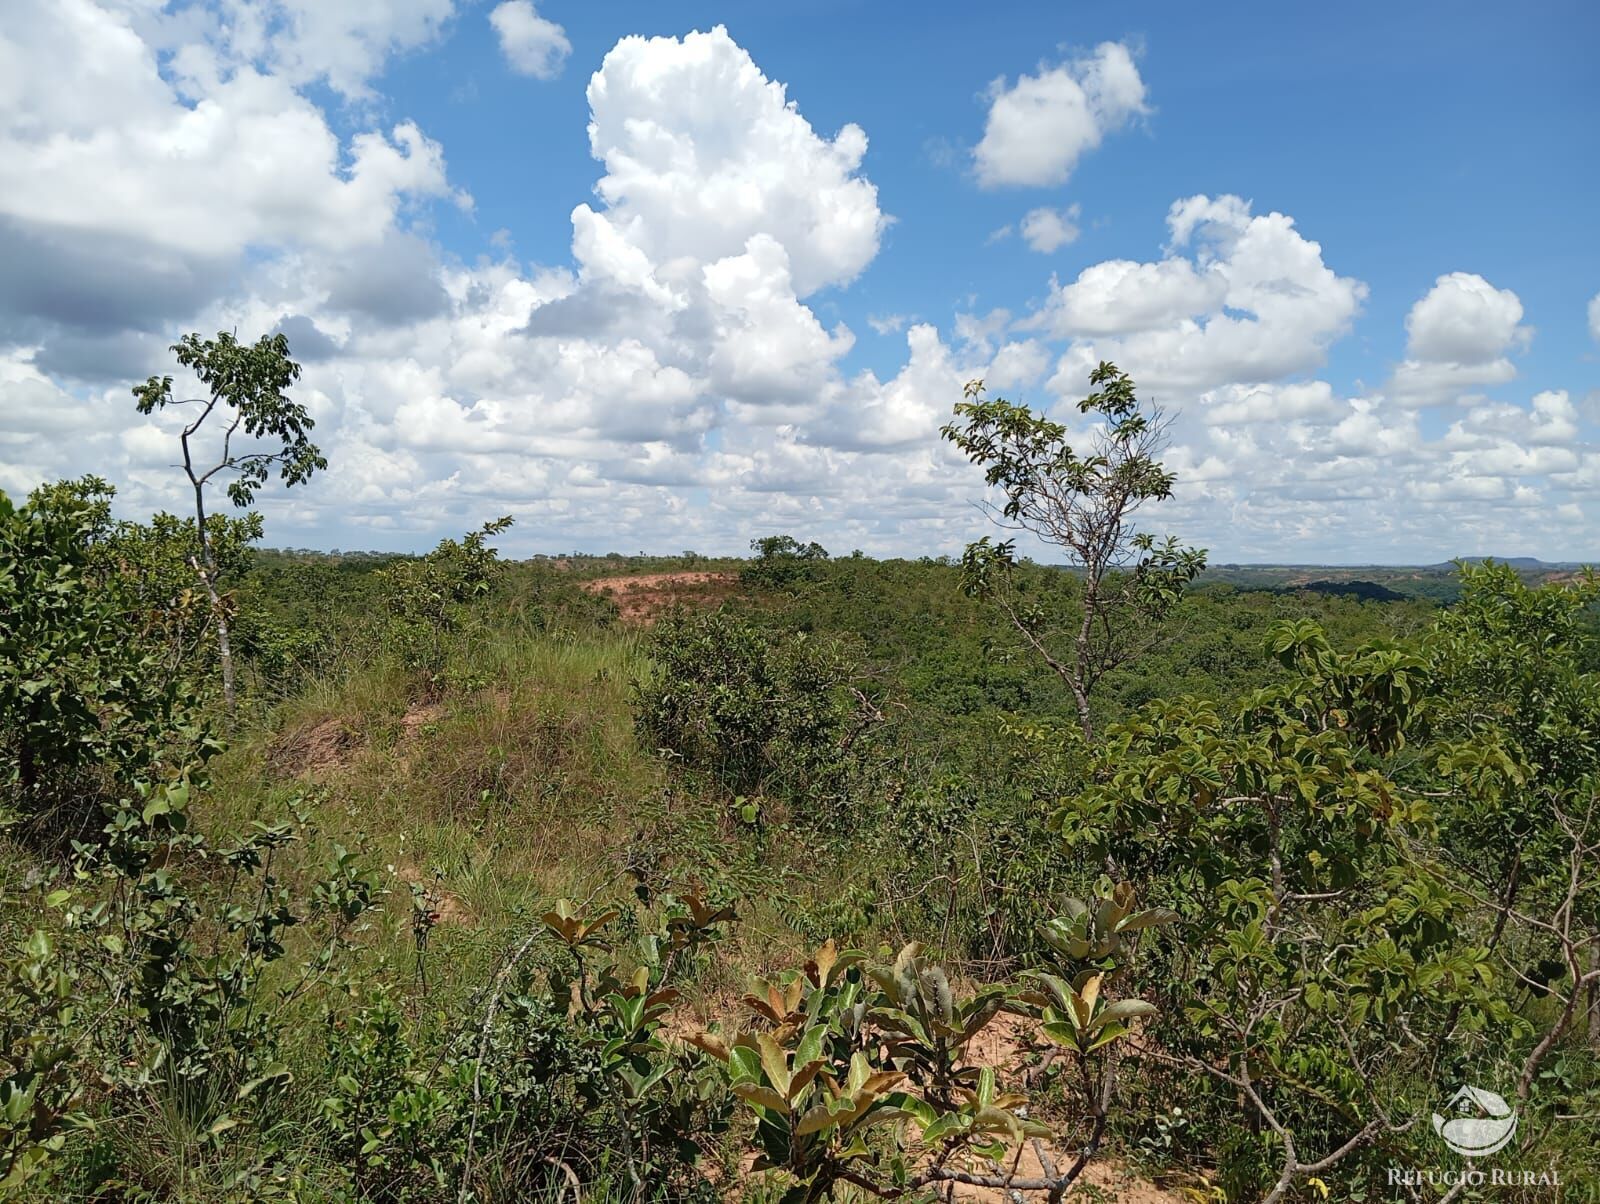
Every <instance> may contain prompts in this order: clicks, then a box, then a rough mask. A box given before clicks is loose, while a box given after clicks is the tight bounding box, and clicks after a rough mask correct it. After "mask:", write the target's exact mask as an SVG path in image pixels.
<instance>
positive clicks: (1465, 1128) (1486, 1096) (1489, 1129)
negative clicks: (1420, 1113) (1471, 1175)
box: [1433, 1087, 1517, 1158]
mask: <svg viewBox="0 0 1600 1204" xmlns="http://www.w3.org/2000/svg"><path fill="white" fill-rule="evenodd" d="M1448 1108H1449V1110H1451V1111H1453V1112H1456V1113H1458V1115H1457V1116H1455V1118H1454V1119H1451V1120H1446V1119H1445V1118H1444V1117H1443V1116H1440V1115H1439V1114H1438V1113H1437V1112H1435V1113H1434V1114H1433V1131H1434V1132H1435V1133H1437V1134H1438V1135H1439V1138H1440V1140H1442V1141H1443V1142H1444V1143H1445V1145H1447V1146H1449V1147H1450V1148H1451V1149H1452V1150H1454V1151H1455V1152H1456V1153H1458V1154H1462V1155H1465V1156H1466V1157H1468V1158H1481V1157H1483V1156H1484V1155H1485V1154H1493V1153H1494V1152H1495V1151H1496V1150H1498V1149H1501V1148H1502V1147H1503V1146H1504V1145H1505V1144H1506V1143H1507V1142H1508V1141H1510V1140H1511V1139H1512V1138H1513V1137H1515V1136H1516V1135H1517V1112H1516V1109H1515V1108H1513V1107H1512V1106H1511V1105H1510V1104H1508V1103H1506V1101H1505V1099H1504V1098H1503V1097H1501V1096H1498V1095H1496V1094H1495V1093H1494V1092H1493V1091H1485V1090H1483V1088H1481V1087H1462V1088H1461V1089H1460V1090H1459V1091H1457V1092H1456V1093H1455V1095H1453V1096H1452V1097H1451V1098H1450V1103H1449V1105H1448Z"/></svg>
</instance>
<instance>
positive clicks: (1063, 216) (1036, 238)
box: [1017, 205, 1079, 255]
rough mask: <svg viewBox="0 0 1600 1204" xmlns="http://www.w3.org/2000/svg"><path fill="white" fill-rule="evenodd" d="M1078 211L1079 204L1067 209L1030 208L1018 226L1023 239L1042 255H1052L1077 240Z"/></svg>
mask: <svg viewBox="0 0 1600 1204" xmlns="http://www.w3.org/2000/svg"><path fill="white" fill-rule="evenodd" d="M1078 213H1079V207H1078V206H1077V205H1069V206H1067V207H1066V208H1065V209H1050V208H1039V209H1030V210H1029V211H1028V212H1027V213H1026V214H1025V215H1024V216H1023V219H1022V221H1021V222H1020V223H1019V224H1018V227H1017V228H1018V230H1019V231H1020V232H1021V234H1022V241H1023V242H1025V243H1027V244H1028V246H1029V247H1030V248H1031V249H1032V250H1035V251H1037V252H1039V254H1041V255H1050V254H1053V253H1055V252H1056V251H1059V250H1060V249H1061V248H1062V247H1064V246H1066V245H1067V244H1068V243H1069V242H1076V241H1077V238H1078V233H1079V231H1078Z"/></svg>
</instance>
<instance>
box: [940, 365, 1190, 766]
mask: <svg viewBox="0 0 1600 1204" xmlns="http://www.w3.org/2000/svg"><path fill="white" fill-rule="evenodd" d="M1089 383H1090V384H1092V385H1094V386H1095V387H1096V389H1097V391H1096V392H1094V393H1091V394H1090V395H1089V396H1088V397H1085V398H1084V399H1083V400H1082V401H1080V402H1079V403H1078V409H1079V411H1080V412H1082V413H1084V414H1091V415H1094V416H1096V417H1097V418H1100V419H1102V420H1103V422H1102V425H1100V426H1099V427H1097V428H1096V430H1095V431H1094V433H1093V434H1092V436H1091V440H1090V445H1089V447H1088V449H1087V450H1086V451H1084V452H1079V451H1077V450H1075V449H1074V448H1073V447H1072V446H1071V445H1070V444H1069V443H1068V442H1067V435H1068V431H1067V428H1066V427H1065V426H1063V425H1062V424H1061V423H1059V422H1051V421H1050V420H1049V419H1047V418H1044V417H1043V416H1041V415H1038V414H1035V413H1034V412H1033V411H1032V410H1030V409H1029V408H1028V407H1027V406H1020V405H1015V404H1013V403H1011V402H1009V401H1005V400H1004V399H1002V398H998V397H997V398H994V399H993V400H990V399H988V398H985V397H984V395H983V382H982V381H973V382H972V383H971V384H969V385H968V386H967V389H966V400H965V401H963V402H961V403H960V404H959V405H957V406H956V408H955V418H956V420H955V421H953V422H951V423H949V424H948V425H946V426H945V427H944V428H943V432H942V433H943V435H944V437H945V438H946V439H948V440H950V441H951V442H952V443H954V444H955V445H956V446H957V447H959V448H960V449H961V450H962V451H963V452H965V453H966V455H967V458H968V459H969V460H971V461H972V462H973V463H974V464H981V465H983V467H984V480H985V482H986V483H987V484H988V485H990V486H993V487H998V488H999V489H1000V490H1001V492H1003V493H1004V494H1005V504H1004V505H1002V506H990V505H988V504H985V509H986V510H987V511H988V513H989V515H990V517H991V518H993V519H994V521H995V522H996V523H997V524H998V525H1000V526H1002V527H1005V528H1008V529H1010V530H1013V531H1026V532H1029V533H1031V534H1032V535H1034V536H1036V537H1038V538H1039V539H1041V540H1043V541H1044V542H1045V543H1047V544H1052V545H1054V546H1056V547H1058V548H1061V549H1063V550H1064V551H1066V552H1067V553H1069V554H1070V556H1071V558H1072V564H1073V565H1074V566H1075V567H1076V568H1077V569H1078V570H1079V575H1080V577H1081V580H1082V583H1083V598H1082V606H1081V611H1080V613H1079V614H1078V615H1077V616H1076V621H1075V622H1072V623H1069V624H1067V625H1066V627H1065V629H1062V628H1059V627H1058V626H1057V625H1056V624H1055V623H1053V622H1052V621H1051V619H1050V618H1049V616H1048V615H1047V614H1046V613H1045V611H1044V609H1043V608H1041V607H1038V606H1035V605H1030V604H1028V603H1027V602H1026V600H1025V599H1024V598H1023V597H1022V596H1021V595H1020V594H1019V593H1018V591H1017V590H1016V589H1015V580H1014V575H1013V572H1012V570H1013V569H1014V567H1015V541H1014V540H1010V539H1008V540H1005V541H1003V542H1000V543H991V542H990V541H989V538H988V536H985V537H984V538H983V539H980V540H979V541H978V542H977V543H974V544H970V545H968V547H967V550H966V554H965V555H964V556H963V558H962V568H963V570H964V572H963V576H964V578H965V582H966V588H967V590H968V592H969V593H972V594H975V595H977V596H980V597H987V598H991V599H993V600H994V601H995V602H997V603H998V604H999V606H1000V608H1001V609H1002V610H1003V611H1004V612H1005V614H1006V617H1007V618H1008V619H1009V620H1010V621H1011V624H1012V625H1013V626H1014V627H1015V628H1016V629H1017V631H1018V632H1020V633H1021V635H1022V636H1023V638H1024V639H1026V640H1027V642H1028V643H1029V645H1031V646H1032V648H1033V649H1034V651H1035V652H1037V653H1038V654H1039V655H1040V656H1041V657H1042V658H1043V659H1044V661H1045V663H1046V664H1047V665H1049V666H1050V668H1051V670H1053V671H1054V672H1055V673H1056V675H1057V676H1059V677H1060V678H1061V679H1062V681H1063V682H1065V683H1066V686H1067V688H1068V689H1069V690H1071V691H1072V698H1073V702H1074V704H1075V705H1076V708H1077V712H1078V722H1079V726H1080V727H1081V728H1082V729H1083V735H1084V738H1085V739H1087V740H1093V739H1094V721H1093V719H1092V717H1091V713H1090V708H1089V698H1090V695H1091V694H1092V693H1093V691H1094V687H1095V685H1096V684H1097V683H1098V682H1099V681H1100V680H1101V678H1103V677H1104V676H1105V675H1106V674H1107V673H1109V672H1110V671H1111V670H1113V669H1115V668H1116V667H1117V666H1119V665H1122V664H1125V663H1127V662H1128V661H1130V660H1132V659H1134V658H1135V657H1137V656H1138V655H1139V653H1140V652H1141V651H1142V650H1143V648H1144V647H1145V646H1146V645H1147V643H1148V637H1149V629H1150V627H1151V626H1152V625H1153V624H1154V623H1155V622H1157V621H1159V620H1161V619H1162V618H1164V617H1166V615H1167V614H1168V613H1170V612H1171V610H1172V608H1173V607H1174V606H1176V605H1177V603H1178V602H1179V600H1180V599H1181V598H1182V597H1183V591H1184V589H1185V587H1186V586H1187V585H1188V584H1189V582H1191V581H1193V580H1194V578H1195V576H1196V575H1197V574H1198V573H1199V572H1200V570H1201V569H1203V568H1205V563H1206V554H1205V551H1204V550H1203V549H1198V548H1187V547H1182V546H1180V545H1179V543H1178V541H1177V540H1176V539H1175V538H1171V537H1168V538H1167V539H1166V540H1164V541H1162V542H1161V543H1159V544H1158V543H1157V542H1156V540H1155V537H1154V536H1152V535H1149V534H1146V533H1144V532H1140V531H1137V530H1136V528H1135V524H1134V517H1135V515H1136V514H1137V512H1138V511H1139V509H1140V508H1141V507H1142V506H1144V504H1145V503H1146V502H1152V501H1162V500H1165V499H1166V498H1168V497H1171V496H1172V486H1173V482H1174V480H1175V479H1176V478H1175V477H1174V475H1173V474H1172V473H1171V472H1169V471H1168V470H1167V469H1166V468H1164V467H1162V465H1161V462H1160V461H1159V460H1158V459H1157V458H1156V457H1157V456H1158V455H1159V454H1160V452H1161V450H1162V449H1163V447H1164V446H1165V444H1166V431H1167V426H1168V420H1167V418H1166V416H1165V415H1164V414H1163V412H1162V411H1161V409H1160V408H1159V407H1156V406H1151V405H1148V404H1145V403H1141V402H1140V400H1139V398H1138V396H1137V395H1136V394H1135V392H1134V387H1133V381H1132V380H1131V379H1130V378H1129V377H1128V375H1127V373H1125V372H1122V371H1120V370H1119V369H1118V368H1117V366H1116V365H1115V364H1108V363H1103V364H1101V365H1100V366H1099V367H1098V368H1096V369H1095V370H1094V371H1093V372H1092V373H1090V375H1089ZM1063 644H1065V645H1066V646H1063Z"/></svg>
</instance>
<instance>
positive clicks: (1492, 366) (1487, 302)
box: [1389, 272, 1533, 406]
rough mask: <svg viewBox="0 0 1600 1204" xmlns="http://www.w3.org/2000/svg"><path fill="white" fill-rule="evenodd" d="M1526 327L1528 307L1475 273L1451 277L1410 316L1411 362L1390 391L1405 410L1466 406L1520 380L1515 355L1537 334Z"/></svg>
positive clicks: (1399, 370) (1403, 365) (1437, 283)
mask: <svg viewBox="0 0 1600 1204" xmlns="http://www.w3.org/2000/svg"><path fill="white" fill-rule="evenodd" d="M1521 322H1522V301H1521V300H1520V299H1519V298H1518V297H1517V295H1516V293H1514V292H1512V291H1511V290H1510V289H1502V288H1495V287H1494V285H1492V284H1490V283H1489V282H1488V281H1487V280H1485V279H1484V278H1483V277H1482V276H1478V275H1474V274H1473V273H1471V272H1451V273H1449V274H1448V275H1445V276H1440V277H1439V278H1438V279H1437V280H1436V281H1434V284H1433V287H1432V288H1431V289H1429V290H1428V292H1427V293H1426V294H1425V295H1424V296H1423V297H1422V298H1421V299H1420V300H1418V301H1417V303H1416V304H1415V305H1413V306H1412V307H1411V312H1410V313H1408V314H1407V315H1406V358H1405V359H1404V360H1403V361H1402V362H1401V363H1400V364H1399V365H1397V366H1396V368H1395V371H1394V377H1393V379H1392V381H1391V382H1390V386H1389V391H1390V393H1391V394H1392V395H1393V396H1394V398H1395V400H1397V401H1399V402H1400V403H1401V404H1402V405H1408V406H1430V405H1439V404H1442V403H1445V402H1453V401H1457V400H1460V399H1461V398H1462V397H1465V396H1471V395H1473V394H1474V393H1475V392H1476V391H1477V390H1480V389H1483V388H1489V387H1493V386H1495V385H1503V384H1506V383H1508V382H1509V381H1511V380H1513V379H1515V377H1516V375H1517V369H1516V366H1515V365H1514V364H1512V362H1511V359H1510V358H1509V353H1510V352H1512V351H1514V350H1519V349H1521V348H1523V347H1526V346H1527V344H1528V342H1529V340H1530V339H1531V338H1532V337H1533V331H1532V330H1531V329H1529V328H1528V327H1526V326H1523V325H1521Z"/></svg>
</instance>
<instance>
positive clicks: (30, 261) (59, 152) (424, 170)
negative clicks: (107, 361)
mask: <svg viewBox="0 0 1600 1204" xmlns="http://www.w3.org/2000/svg"><path fill="white" fill-rule="evenodd" d="M398 11H400V10H397V12H398ZM232 12H233V10H231V9H224V10H223V13H224V15H229V14H232ZM139 15H140V14H137V13H136V14H134V16H135V17H137V16H139ZM234 15H237V14H234ZM146 16H147V14H146ZM237 19H238V20H240V21H244V20H245V19H246V18H245V17H244V16H242V15H238V16H237ZM306 20H307V22H309V25H301V24H295V23H292V22H291V23H290V24H289V25H288V26H286V27H285V30H284V31H283V32H281V33H280V35H279V36H280V37H287V38H289V39H290V40H291V41H293V40H294V39H296V38H299V37H301V36H302V34H304V33H305V29H307V28H320V23H321V22H322V20H323V18H321V17H317V16H307V18H306ZM143 23H144V24H148V20H146V21H144V22H143ZM139 24H141V22H139V21H136V20H134V19H133V17H130V16H129V15H127V14H124V13H122V12H120V11H118V10H116V9H112V8H106V7H101V6H97V5H95V4H91V3H89V2H88V0H61V2H60V3H53V2H52V3H44V2H43V0H23V2H22V3H21V4H20V5H18V6H13V8H12V9H11V10H10V11H9V12H8V17H7V21H6V22H5V24H4V26H3V27H0V78H3V79H4V80H5V83H4V84H0V88H6V89H7V90H8V95H6V96H5V97H4V98H3V100H0V170H3V172H4V175H5V178H6V180H7V186H6V188H5V189H3V190H0V255H4V257H5V260H6V262H7V263H8V265H10V266H9V269H8V271H7V272H5V273H3V274H0V276H3V282H0V339H6V338H9V339H10V340H12V341H13V342H21V343H32V344H35V345H38V346H40V347H42V349H43V350H42V353H41V358H43V359H54V360H56V361H60V360H61V359H62V358H63V356H62V348H61V347H60V346H59V343H60V342H61V341H63V340H66V341H70V340H71V339H72V338H73V337H74V335H75V334H80V335H81V334H82V333H84V332H91V333H93V334H95V335H98V336H114V337H121V338H124V339H126V338H127V337H128V335H127V332H138V331H149V330H155V329H159V330H163V331H165V330H167V329H169V328H170V327H171V325H172V324H173V323H174V321H175V320H177V319H179V318H182V317H187V316H190V315H193V314H195V313H197V312H199V311H200V310H202V309H203V308H204V307H205V306H206V305H207V304H208V303H212V302H214V301H215V300H216V299H218V298H219V297H221V296H222V295H223V293H224V292H225V291H228V290H232V289H236V288H237V287H238V281H239V276H240V274H241V272H242V271H243V270H244V268H245V267H246V266H247V265H248V263H249V262H250V261H251V260H252V259H254V258H260V257H263V256H265V257H271V256H272V255H274V254H283V253H286V252H293V251H296V250H303V251H305V252H307V253H309V254H311V255H313V256H315V257H317V258H318V259H319V260H321V261H323V262H327V263H332V262H334V261H335V260H337V259H339V258H341V257H350V258H357V257H360V256H362V255H367V256H368V257H369V259H370V261H371V262H372V263H373V264H374V266H377V267H381V269H382V270H383V271H384V272H385V273H386V275H387V279H386V282H385V284H384V286H383V287H384V288H385V289H387V288H388V287H389V286H392V285H394V284H395V283H396V281H395V279H394V276H395V273H396V270H397V268H396V263H397V261H396V259H395V257H394V256H393V255H391V254H389V253H388V252H389V249H391V248H392V246H393V245H394V240H395V239H396V238H397V237H398V236H399V235H400V233H401V226H402V210H403V208H404V207H405V206H406V205H407V204H409V203H411V202H412V201H414V200H416V199H419V198H423V199H425V198H432V197H441V196H447V195H451V188H450V185H449V183H448V181H447V177H446V171H445V166H444V158H443V153H442V151H441V149H440V147H439V146H438V144H437V143H435V142H433V141H431V140H430V139H429V138H428V137H427V136H426V135H424V134H423V132H422V131H421V130H420V129H419V128H418V127H417V126H416V125H415V124H414V123H412V122H409V121H399V122H396V123H394V124H392V125H391V126H390V127H389V128H388V129H386V130H369V131H367V132H364V133H360V134H358V135H356V136H355V137H354V138H352V139H350V140H348V141H341V139H340V138H339V137H338V136H337V135H336V134H335V133H334V132H333V130H332V128H331V126H330V125H329V123H328V120H327V118H326V117H325V116H324V114H323V113H322V112H321V111H320V110H319V109H318V108H317V107H316V106H315V105H313V104H312V103H311V102H310V101H309V100H307V99H306V98H305V96H303V95H302V94H301V93H300V92H298V91H297V90H296V89H295V87H294V85H293V84H292V83H291V82H290V78H291V77H290V76H288V75H285V74H274V73H270V72H266V71H263V70H261V69H258V67H257V66H255V65H253V64H252V63H251V62H248V61H246V62H231V63H230V62H229V61H226V56H225V55H224V53H223V52H222V51H221V50H219V49H218V48H217V46H215V45H213V44H212V43H211V42H208V41H205V40H201V41H197V42H191V43H185V44H183V45H180V46H177V47H165V48H163V46H162V45H161V44H160V42H159V40H152V39H155V34H154V33H152V32H150V31H149V30H146V31H145V33H144V34H143V35H141V32H140V30H139V28H138V25H139ZM364 28H365V27H364ZM157 32H160V33H163V34H164V35H170V34H172V33H173V32H174V30H168V29H165V27H159V28H158V29H157ZM335 41H337V39H335ZM229 45H232V43H231V42H230V43H229ZM257 53H258V57H260V56H266V57H281V56H282V55H284V54H291V53H298V52H292V51H291V50H282V51H280V52H272V53H270V54H269V50H268V49H267V48H266V47H263V48H261V49H259V50H258V52H257ZM330 53H331V51H330ZM296 61H298V60H296ZM368 66H369V67H370V64H368ZM365 69H366V68H363V70H365ZM305 70H308V71H309V70H310V68H309V67H307V68H305ZM341 70H345V69H344V68H341ZM348 70H350V71H354V70H355V66H353V65H352V66H350V67H349V68H348ZM324 73H325V72H324ZM351 78H355V77H354V76H351ZM457 199H459V200H462V201H463V202H464V197H458V198H457ZM410 263H411V266H412V268H413V277H414V279H413V280H412V281H411V282H409V283H412V284H413V285H415V284H416V279H415V278H416V277H429V276H432V275H433V274H434V273H435V266H434V264H433V262H432V257H431V255H430V256H428V257H427V262H425V263H424V262H419V261H418V260H417V258H416V257H415V256H413V257H412V259H411V261H410ZM341 270H342V271H343V272H344V274H345V276H346V277H348V276H349V274H350V270H351V269H350V268H349V267H348V266H346V267H344V268H342V269H341ZM329 287H330V289H333V290H334V291H337V290H338V285H337V283H336V282H330V285H329ZM345 287H346V288H347V289H348V288H349V287H350V283H349V282H348V281H347V282H346V285H345ZM358 291H359V290H358ZM368 291H369V292H373V291H374V290H373V289H369V290H368Z"/></svg>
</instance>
